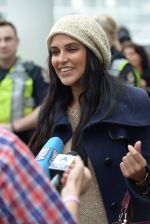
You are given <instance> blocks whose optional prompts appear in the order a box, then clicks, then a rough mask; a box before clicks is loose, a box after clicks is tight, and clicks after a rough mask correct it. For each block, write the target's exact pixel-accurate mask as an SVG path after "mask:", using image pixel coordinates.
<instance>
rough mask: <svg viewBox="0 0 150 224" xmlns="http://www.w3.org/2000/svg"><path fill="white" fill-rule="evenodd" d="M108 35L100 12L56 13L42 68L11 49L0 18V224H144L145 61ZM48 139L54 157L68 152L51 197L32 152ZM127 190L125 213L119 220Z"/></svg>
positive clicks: (147, 193) (149, 163) (109, 26)
mask: <svg viewBox="0 0 150 224" xmlns="http://www.w3.org/2000/svg"><path fill="white" fill-rule="evenodd" d="M118 34H119V33H118V26H117V23H116V21H115V20H114V18H112V17H111V16H110V15H106V14H101V15H97V16H94V17H92V16H84V15H68V16H64V17H62V18H60V19H59V20H58V21H56V23H55V24H54V25H53V26H52V28H51V29H50V32H49V34H48V36H47V48H48V54H49V55H48V71H45V69H44V68H41V67H40V66H38V65H35V64H34V63H33V62H28V61H24V60H22V59H21V58H19V57H18V56H17V55H16V53H17V47H18V44H19V38H18V34H17V31H16V28H15V26H14V25H13V24H12V23H10V22H7V21H1V22H0V105H1V107H0V167H1V169H0V172H1V181H0V202H1V203H0V222H1V223H2V224H3V223H12V224H13V223H18V224H19V223H29V224H30V223H32V224H34V223H42V224H43V223H54V224H63V223H64V224H65V223H66V224H67V223H68V224H73V223H80V224H91V223H96V224H112V223H124V221H125V220H124V219H127V223H130V222H144V221H147V223H148V221H149V220H150V213H149V209H150V138H149V136H150V116H149V114H150V100H149V96H148V94H147V92H148V91H149V89H148V87H149V85H150V83H149V82H150V81H149V75H150V74H149V63H148V60H147V55H146V52H145V50H144V48H143V47H142V46H139V45H137V44H135V43H133V42H132V39H131V38H130V36H129V33H128V38H124V39H123V35H122V36H121V37H120V38H122V39H120V40H121V41H122V42H121V41H120V40H119V36H118ZM123 41H126V43H124V44H123V45H122V46H121V44H122V43H123ZM137 87H140V88H137ZM146 91H147V92H146ZM24 131H28V135H27V133H24ZM29 131H31V132H29ZM11 132H14V133H15V134H17V135H18V136H19V138H21V139H22V140H23V141H24V142H25V143H29V144H28V145H29V148H30V149H29V148H28V147H27V146H26V145H25V144H24V143H23V142H22V141H21V140H20V139H19V138H18V137H17V136H16V135H14V134H13V133H11ZM54 136H57V137H59V138H61V139H62V141H63V143H64V148H63V152H62V153H65V154H66V153H68V152H70V151H76V152H77V154H78V156H77V157H76V160H75V163H74V166H71V167H70V168H69V170H67V171H66V172H65V173H64V175H63V177H62V179H61V182H62V184H63V188H62V191H61V192H60V194H59V193H58V192H57V190H56V189H55V188H54V186H52V183H51V181H50V180H49V179H48V178H47V177H46V176H45V174H44V172H43V171H42V169H41V168H40V166H39V165H38V164H37V162H36V160H35V158H34V157H36V155H37V154H38V153H39V151H40V150H41V149H42V147H43V146H44V144H45V143H46V142H47V140H48V139H50V138H51V137H54ZM127 192H128V194H129V195H130V198H131V204H130V210H132V215H131V213H130V214H129V213H128V214H127V217H126V216H125V217H124V216H122V220H120V221H119V218H120V212H121V205H122V200H123V198H124V195H125V194H126V193H127ZM127 212H128V211H127ZM149 222H150V221H149Z"/></svg>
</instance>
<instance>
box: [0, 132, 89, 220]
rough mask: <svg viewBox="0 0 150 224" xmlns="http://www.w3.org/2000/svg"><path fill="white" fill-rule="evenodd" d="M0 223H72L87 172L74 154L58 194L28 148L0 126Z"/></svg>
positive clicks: (77, 212) (84, 188) (78, 206)
mask: <svg viewBox="0 0 150 224" xmlns="http://www.w3.org/2000/svg"><path fill="white" fill-rule="evenodd" d="M0 176H1V178H0V189H1V190H0V223H1V224H8V223H11V224H16V223H22V224H27V223H28V224H37V223H39V224H49V223H51V224H58V223H61V224H66V223H67V224H75V223H78V217H79V211H80V197H81V195H83V194H84V193H85V192H86V191H87V190H88V188H89V186H90V182H91V174H90V172H89V170H88V168H86V167H85V166H84V165H83V162H82V160H81V159H80V157H76V158H75V160H74V162H73V164H72V166H71V167H70V169H69V170H67V171H66V173H64V175H63V177H62V183H63V188H62V191H61V197H60V195H59V194H58V192H57V191H56V189H55V188H54V187H53V185H52V183H51V182H50V180H49V179H48V177H47V176H46V175H45V173H44V172H43V170H42V169H41V167H40V166H39V164H38V163H37V161H36V160H35V158H34V156H33V155H32V153H31V152H30V151H29V148H27V146H26V145H25V144H24V143H23V142H22V141H20V139H19V138H18V137H17V136H15V135H14V134H13V133H11V132H9V131H7V130H5V129H1V128H0Z"/></svg>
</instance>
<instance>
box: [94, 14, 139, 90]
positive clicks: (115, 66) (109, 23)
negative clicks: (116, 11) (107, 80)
mask: <svg viewBox="0 0 150 224" xmlns="http://www.w3.org/2000/svg"><path fill="white" fill-rule="evenodd" d="M95 20H96V21H97V22H98V23H99V25H100V26H101V27H102V28H103V29H104V31H105V33H106V35H107V38H108V41H109V44H110V48H111V54H112V55H111V64H110V67H109V72H110V74H111V75H113V76H115V77H117V78H118V79H120V80H123V81H125V82H126V83H128V84H130V85H132V86H138V87H139V86H140V85H141V80H140V75H139V73H138V72H137V71H136V70H135V69H134V67H133V66H132V65H131V64H130V63H129V62H128V60H126V59H125V57H124V55H123V54H122V52H121V45H120V43H119V40H118V34H117V32H118V27H117V23H116V21H115V20H114V18H113V17H111V16H110V15H107V14H100V15H97V16H95Z"/></svg>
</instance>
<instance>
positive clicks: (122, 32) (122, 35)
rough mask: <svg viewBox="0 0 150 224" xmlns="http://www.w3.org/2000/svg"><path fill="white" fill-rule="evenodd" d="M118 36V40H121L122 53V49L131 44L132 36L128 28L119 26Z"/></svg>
mask: <svg viewBox="0 0 150 224" xmlns="http://www.w3.org/2000/svg"><path fill="white" fill-rule="evenodd" d="M117 35H118V40H119V43H120V47H121V51H122V48H123V47H124V46H125V45H126V44H128V43H131V41H132V38H131V34H130V31H129V30H128V29H127V27H125V26H119V27H118V31H117Z"/></svg>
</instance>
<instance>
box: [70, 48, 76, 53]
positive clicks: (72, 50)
mask: <svg viewBox="0 0 150 224" xmlns="http://www.w3.org/2000/svg"><path fill="white" fill-rule="evenodd" d="M77 50H78V49H77V48H70V49H69V51H70V52H75V51H77Z"/></svg>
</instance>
